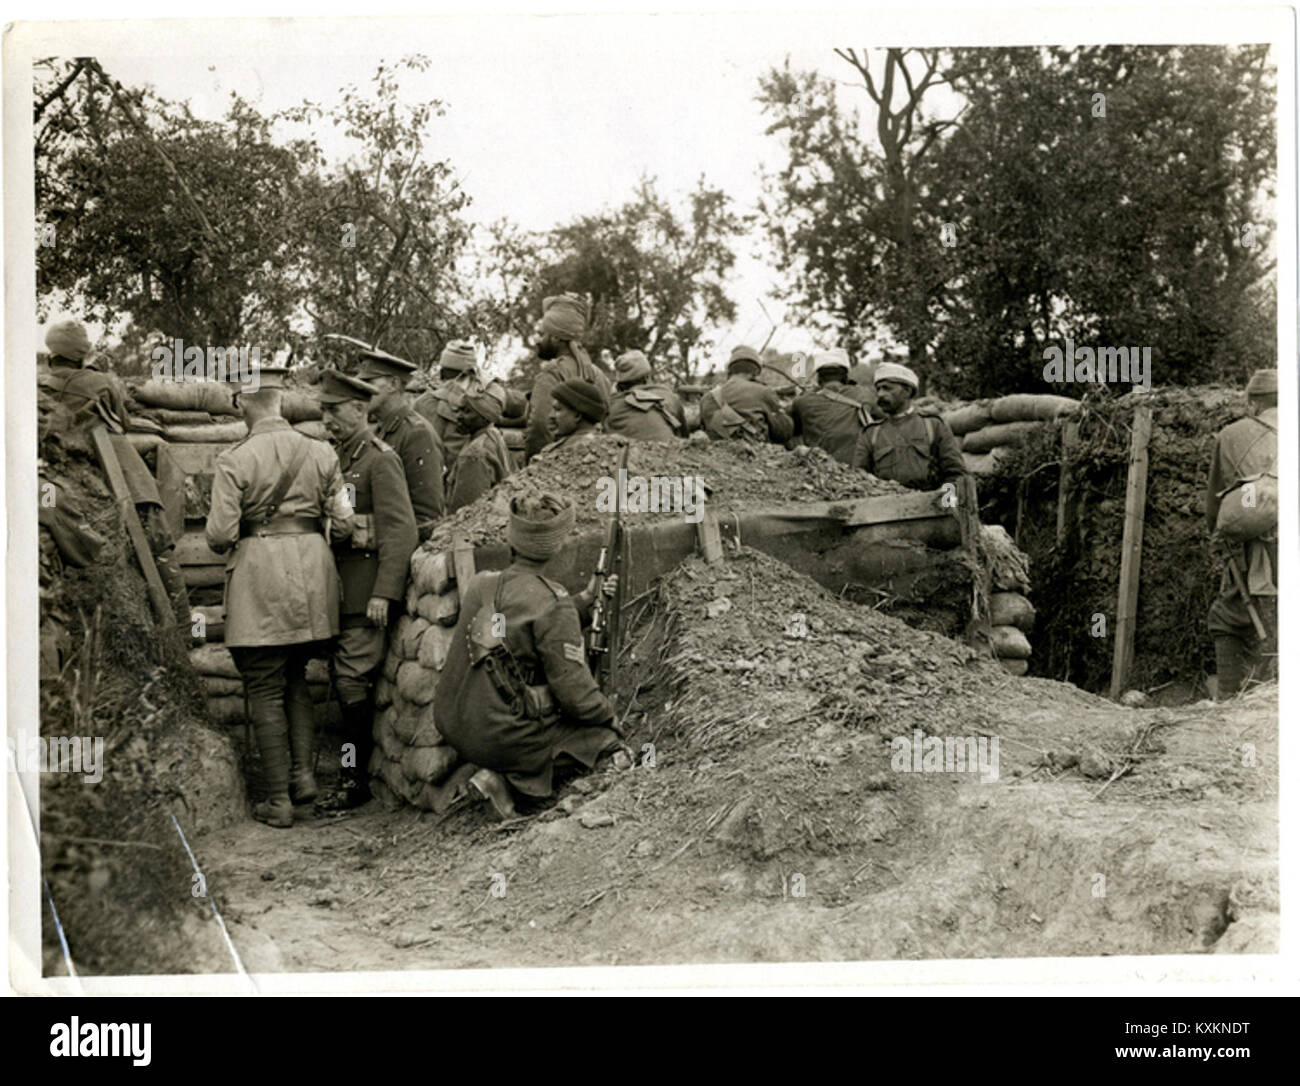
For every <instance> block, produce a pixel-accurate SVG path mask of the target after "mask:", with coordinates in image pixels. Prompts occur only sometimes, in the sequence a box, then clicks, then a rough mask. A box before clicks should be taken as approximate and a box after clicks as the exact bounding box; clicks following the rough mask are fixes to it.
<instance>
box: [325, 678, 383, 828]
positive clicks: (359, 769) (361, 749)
mask: <svg viewBox="0 0 1300 1086" xmlns="http://www.w3.org/2000/svg"><path fill="white" fill-rule="evenodd" d="M341 709H342V713H343V741H344V742H345V743H348V744H350V745H351V746H352V752H351V755H350V756H347V755H345V757H344V759H343V766H342V768H341V769H340V770H339V788H338V791H337V792H335V793H334V794H333V795H331V796H329V797H328V798H327V799H325V800H324V801H322V802H321V804H320V806H321V807H323V808H324V809H326V810H331V811H345V810H349V809H351V808H353V807H360V806H361V804H363V803H365V802H367V801H368V800H369V799H370V755H371V753H372V751H373V750H374V747H375V741H374V737H373V736H372V734H371V728H372V724H373V717H374V709H373V706H372V704H371V701H370V699H369V698H366V699H365V700H364V701H353V702H347V701H345V702H342V705H341ZM349 761H351V763H352V764H351V765H349V764H348V762H349Z"/></svg>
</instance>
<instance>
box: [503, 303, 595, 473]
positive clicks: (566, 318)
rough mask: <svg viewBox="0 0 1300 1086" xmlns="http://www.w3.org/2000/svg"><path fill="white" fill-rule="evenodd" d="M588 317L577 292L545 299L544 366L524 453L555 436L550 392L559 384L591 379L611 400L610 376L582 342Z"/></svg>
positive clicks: (540, 344) (533, 451)
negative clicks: (594, 359) (552, 427)
mask: <svg viewBox="0 0 1300 1086" xmlns="http://www.w3.org/2000/svg"><path fill="white" fill-rule="evenodd" d="M587 317H588V313H587V302H586V299H584V298H583V297H582V296H581V295H578V294H561V295H559V296H557V297H554V298H547V299H546V300H545V301H544V302H543V303H542V335H541V340H540V341H539V342H538V344H537V357H538V359H539V360H540V361H541V363H542V368H541V370H540V372H539V373H538V374H537V378H536V380H535V381H534V382H533V393H532V398H531V399H530V400H529V403H528V436H527V439H526V441H525V443H524V451H525V455H526V456H527V457H528V458H530V459H531V458H532V457H534V456H536V455H537V454H538V453H539V452H541V451H542V447H543V446H544V445H546V444H547V443H548V442H549V441H550V440H551V439H552V436H553V435H552V434H551V432H550V429H549V425H550V422H549V420H550V414H551V394H552V393H553V392H554V390H555V388H556V386H557V385H560V384H563V383H564V382H565V381H569V380H574V379H578V380H582V381H588V382H590V383H591V384H594V385H596V386H597V387H598V388H599V389H600V390H601V392H602V394H603V395H604V397H605V402H606V404H608V403H609V393H610V384H609V378H608V377H607V376H606V375H605V374H604V373H603V372H602V371H601V370H600V368H599V367H597V366H596V365H595V364H594V363H593V362H592V361H591V358H590V357H589V356H588V354H587V351H586V348H584V347H583V345H582V342H581V341H582V336H583V335H584V333H585V332H586V330H587Z"/></svg>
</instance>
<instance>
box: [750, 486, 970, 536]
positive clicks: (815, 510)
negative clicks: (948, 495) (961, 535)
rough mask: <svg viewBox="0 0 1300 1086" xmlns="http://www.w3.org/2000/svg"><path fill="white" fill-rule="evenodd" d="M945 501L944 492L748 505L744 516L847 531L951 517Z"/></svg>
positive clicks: (950, 510)
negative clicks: (834, 525) (816, 523)
mask: <svg viewBox="0 0 1300 1086" xmlns="http://www.w3.org/2000/svg"><path fill="white" fill-rule="evenodd" d="M942 498H943V491H941V490H913V491H909V492H908V493H906V494H881V495H879V496H877V497H874V498H855V499H853V500H851V501H841V502H774V503H772V504H767V503H760V504H747V505H746V506H745V509H744V513H745V515H746V516H763V517H768V518H773V519H785V520H827V521H835V522H838V523H839V524H842V525H843V526H844V527H846V528H860V527H864V526H865V525H868V524H888V523H890V522H891V521H903V520H925V519H928V518H931V517H948V516H951V515H952V513H953V509H952V508H951V507H945V506H944V505H942V504H941V502H942Z"/></svg>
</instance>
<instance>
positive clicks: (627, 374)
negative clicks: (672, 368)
mask: <svg viewBox="0 0 1300 1086" xmlns="http://www.w3.org/2000/svg"><path fill="white" fill-rule="evenodd" d="M649 376H650V359H648V358H646V356H645V355H644V354H642V353H641V352H640V351H627V352H626V353H624V354H621V355H619V356H618V360H617V361H616V362H615V363H614V378H615V379H616V380H618V381H635V380H636V379H637V378H638V377H649Z"/></svg>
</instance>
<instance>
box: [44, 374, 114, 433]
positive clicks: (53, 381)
mask: <svg viewBox="0 0 1300 1086" xmlns="http://www.w3.org/2000/svg"><path fill="white" fill-rule="evenodd" d="M36 382H37V389H38V397H39V400H40V405H41V408H42V412H41V413H42V414H43V415H45V414H47V412H48V415H47V417H48V419H49V423H48V425H49V428H50V429H52V430H54V431H55V432H64V431H67V430H73V429H76V428H78V427H79V426H82V425H85V424H89V425H92V426H93V425H97V424H99V423H100V422H102V423H104V425H105V426H107V427H108V429H109V431H110V432H112V433H114V434H120V433H123V432H125V430H126V422H127V418H128V412H127V406H126V393H125V392H123V390H122V386H121V384H120V383H119V382H118V381H117V379H116V378H114V377H112V376H111V375H110V374H107V373H100V372H99V371H98V370H91V369H84V368H83V367H82V366H81V364H80V363H73V362H64V361H62V360H58V359H51V361H50V363H49V365H48V366H39V367H38V368H37V371H36Z"/></svg>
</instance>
